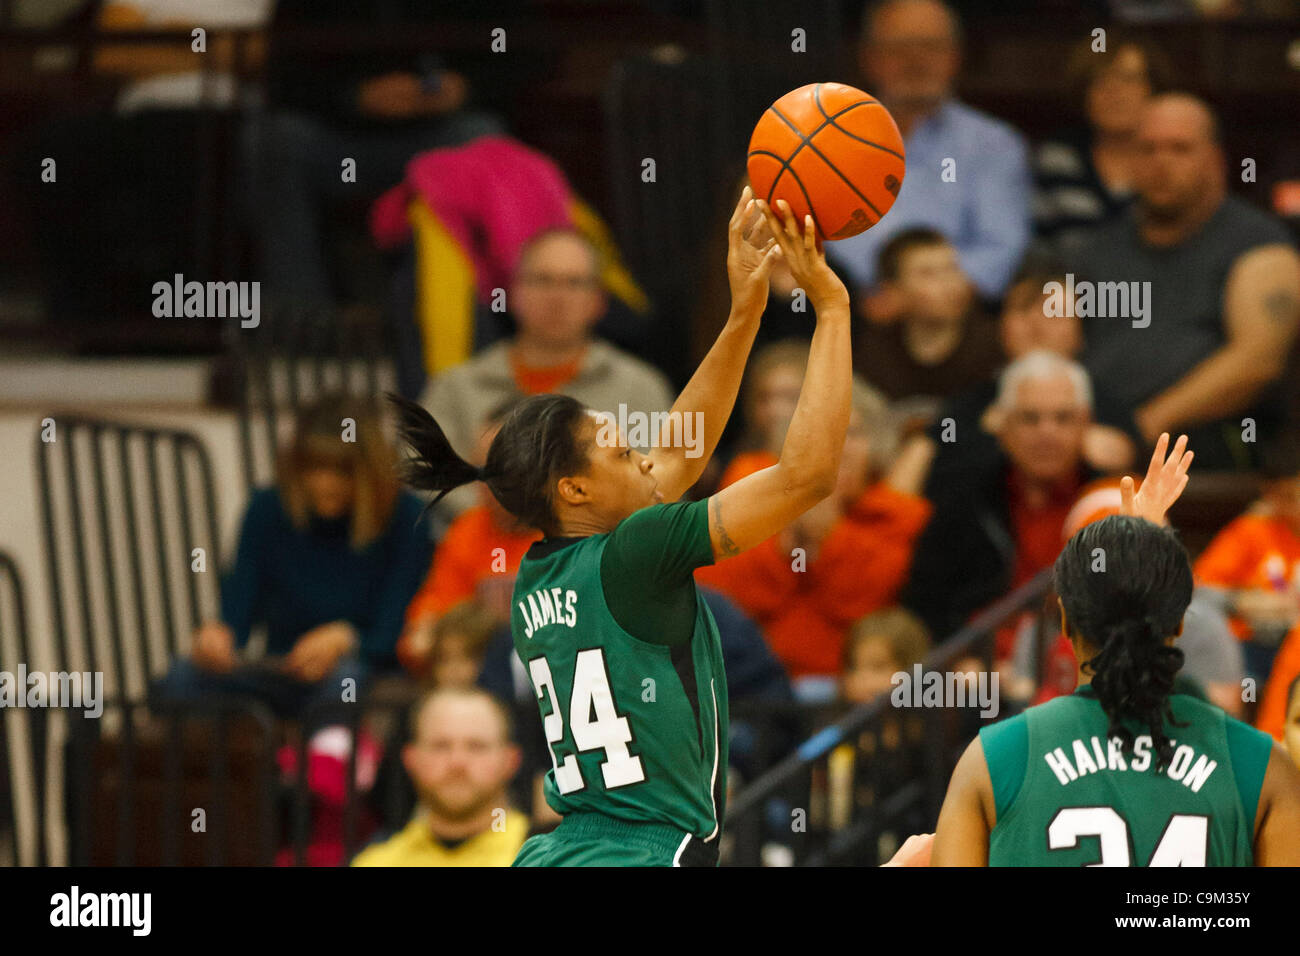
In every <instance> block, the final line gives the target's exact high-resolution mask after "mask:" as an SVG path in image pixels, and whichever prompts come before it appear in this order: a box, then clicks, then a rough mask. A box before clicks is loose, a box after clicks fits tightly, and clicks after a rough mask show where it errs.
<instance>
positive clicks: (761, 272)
mask: <svg viewBox="0 0 1300 956" xmlns="http://www.w3.org/2000/svg"><path fill="white" fill-rule="evenodd" d="M780 255H781V247H780V245H778V244H777V241H776V237H775V236H773V235H772V231H771V229H769V228H768V225H767V221H766V219H765V218H764V217H763V215H762V213H760V212H759V210H758V204H757V203H756V202H754V192H753V190H751V189H750V188H749V187H748V186H746V187H745V189H744V192H742V193H741V194H740V201H739V202H737V203H736V209H735V211H734V212H733V213H732V214H731V221H730V222H729V223H728V224H727V281H728V282H729V283H730V285H731V308H732V311H733V312H742V313H744V314H746V315H754V316H758V315H762V313H763V310H764V309H765V308H767V280H768V276H769V275H770V274H771V272H772V266H773V264H774V263H775V262H776V260H777V258H778V257H779V256H780Z"/></svg>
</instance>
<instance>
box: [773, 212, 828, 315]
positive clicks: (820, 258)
mask: <svg viewBox="0 0 1300 956" xmlns="http://www.w3.org/2000/svg"><path fill="white" fill-rule="evenodd" d="M776 206H777V209H778V210H779V211H780V213H781V218H779V219H778V218H777V216H776V213H775V212H773V211H772V207H771V206H769V205H768V204H767V203H765V202H763V201H762V200H761V199H760V200H759V201H758V208H759V209H760V210H761V211H762V213H763V218H764V219H766V220H767V227H768V228H769V229H770V230H771V231H772V234H773V235H774V236H776V241H777V242H778V243H779V244H780V246H781V255H782V256H784V257H785V261H786V265H788V266H789V267H790V274H791V275H793V276H794V279H795V281H796V282H797V283H799V286H800V288H802V289H803V290H804V291H805V292H807V293H808V298H809V299H811V300H812V303H813V306H814V307H816V306H817V305H827V304H830V303H833V302H842V303H843V304H844V305H845V306H846V307H847V306H848V304H849V290H848V289H846V288H844V283H843V282H842V281H841V280H840V277H839V276H837V275H836V274H835V270H834V269H832V268H831V267H830V266H829V265H827V264H826V253H825V251H824V250H823V249H821V248H820V245H821V244H820V243H819V242H818V241H817V226H816V224H815V223H814V222H813V217H812V216H804V221H803V228H802V230H801V229H800V228H799V223H798V222H797V221H796V220H795V218H794V213H793V212H792V211H791V210H790V204H789V203H788V202H786V201H785V200H784V199H778V200H777V201H776Z"/></svg>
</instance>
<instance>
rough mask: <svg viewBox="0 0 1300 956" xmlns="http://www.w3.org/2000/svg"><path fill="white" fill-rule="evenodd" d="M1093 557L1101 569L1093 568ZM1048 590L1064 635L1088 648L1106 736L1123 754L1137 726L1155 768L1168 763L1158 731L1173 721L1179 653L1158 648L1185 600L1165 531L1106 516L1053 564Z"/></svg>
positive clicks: (1182, 570)
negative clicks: (1150, 746) (1061, 612)
mask: <svg viewBox="0 0 1300 956" xmlns="http://www.w3.org/2000/svg"><path fill="white" fill-rule="evenodd" d="M1098 556H1101V557H1102V558H1103V559H1104V562H1105V563H1104V565H1103V567H1104V568H1105V570H1100V569H1098V570H1093V567H1094V564H1095V562H1096V559H1097V557H1098ZM1055 574H1056V591H1057V593H1058V594H1059V595H1060V597H1061V604H1062V605H1063V606H1064V607H1065V617H1066V623H1067V625H1068V626H1069V628H1070V631H1071V634H1072V635H1077V636H1080V637H1082V638H1083V639H1084V640H1086V641H1087V643H1088V645H1089V646H1090V647H1091V648H1092V649H1093V650H1094V652H1095V654H1094V656H1093V657H1091V658H1090V659H1088V660H1087V661H1084V662H1083V670H1084V672H1085V673H1090V674H1091V675H1092V688H1093V691H1094V692H1095V693H1096V695H1097V700H1098V701H1099V702H1100V703H1101V706H1102V709H1103V710H1104V711H1105V712H1106V716H1107V717H1108V718H1109V719H1110V727H1109V728H1108V730H1107V731H1106V732H1107V734H1108V735H1109V736H1110V737H1118V738H1119V739H1120V741H1121V742H1122V744H1123V747H1124V750H1125V751H1127V750H1129V749H1130V748H1131V747H1132V746H1133V740H1134V734H1133V732H1132V730H1130V728H1129V726H1128V725H1129V724H1134V723H1135V724H1138V725H1139V726H1141V727H1143V728H1145V729H1146V730H1147V731H1148V732H1149V733H1150V734H1151V739H1152V741H1153V743H1154V745H1155V750H1156V754H1157V760H1156V770H1157V772H1159V771H1161V770H1163V769H1164V768H1165V767H1166V766H1168V764H1169V761H1170V760H1171V759H1172V758H1173V750H1174V748H1173V744H1172V743H1171V742H1170V740H1169V737H1168V736H1167V735H1166V734H1165V732H1164V723H1165V721H1166V720H1168V721H1169V723H1170V724H1171V725H1172V726H1175V727H1179V726H1184V725H1182V724H1179V723H1177V722H1176V721H1175V720H1174V717H1173V711H1172V710H1171V708H1170V706H1169V695H1170V693H1171V692H1172V690H1173V686H1174V677H1175V675H1176V674H1177V673H1178V669H1179V668H1180V667H1182V665H1183V652H1182V651H1181V650H1179V649H1178V648H1176V647H1171V646H1169V645H1168V644H1166V643H1165V641H1166V639H1167V638H1169V637H1170V636H1172V635H1174V634H1177V633H1178V630H1179V627H1180V625H1181V624H1182V620H1183V615H1184V614H1185V613H1186V611H1187V605H1188V604H1189V603H1191V600H1192V568H1191V564H1190V563H1189V561H1188V559H1187V551H1186V549H1185V548H1184V547H1183V545H1182V543H1181V542H1180V541H1179V540H1178V537H1177V535H1176V534H1175V533H1174V532H1173V530H1172V529H1170V528H1165V527H1161V526H1159V525H1156V524H1153V523H1151V522H1150V521H1145V520H1143V519H1141V518H1134V517H1129V516H1124V515H1113V516H1111V517H1109V518H1104V519H1102V520H1101V521H1097V522H1094V523H1092V524H1090V525H1088V526H1087V527H1085V528H1083V529H1082V530H1080V531H1079V533H1078V534H1076V535H1075V536H1074V537H1073V538H1071V539H1070V540H1069V542H1068V543H1067V544H1066V545H1065V548H1064V550H1062V551H1061V554H1060V557H1058V558H1057V559H1056V568H1055Z"/></svg>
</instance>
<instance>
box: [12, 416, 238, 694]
mask: <svg viewBox="0 0 1300 956" xmlns="http://www.w3.org/2000/svg"><path fill="white" fill-rule="evenodd" d="M47 422H48V427H42V428H41V429H40V431H39V432H38V434H37V436H36V443H37V455H36V458H37V472H38V480H39V484H40V490H41V505H42V512H43V514H42V517H43V522H44V525H43V526H44V530H45V542H44V544H45V552H46V559H47V562H48V572H49V585H50V595H51V604H52V612H53V615H52V622H53V632H54V638H55V667H56V669H58V670H65V671H67V670H77V671H91V672H103V674H104V686H105V688H106V696H109V697H124V698H129V699H135V700H138V699H141V698H142V697H143V695H144V692H145V688H146V687H147V685H148V682H149V680H150V679H151V678H153V677H157V676H159V675H160V674H162V673H163V671H165V670H166V667H167V664H168V663H170V661H171V659H172V658H173V657H175V656H176V655H178V654H183V653H186V652H188V650H189V638H190V635H191V634H192V633H193V631H194V629H195V628H196V627H197V626H198V625H199V624H200V623H201V621H203V620H205V619H207V618H208V617H210V616H212V615H213V613H214V612H215V609H216V607H217V606H218V591H219V583H218V579H219V566H220V554H219V552H220V541H219V537H218V533H217V519H216V515H217V501H216V491H215V487H214V482H213V477H212V474H213V472H212V462H211V460H210V458H209V456H208V452H207V449H206V448H205V447H204V446H203V444H202V442H200V441H199V439H198V438H197V437H196V436H194V435H193V434H191V433H189V432H184V431H175V430H170V429H163V428H154V427H149V426H143V425H134V424H123V423H120V422H112V421H107V420H103V419H96V418H88V417H82V416H79V415H68V416H59V417H57V418H54V417H51V418H50V419H48V420H47ZM200 549H201V550H200ZM200 562H201V563H200ZM200 568H201V569H202V571H200V570H199V569H200Z"/></svg>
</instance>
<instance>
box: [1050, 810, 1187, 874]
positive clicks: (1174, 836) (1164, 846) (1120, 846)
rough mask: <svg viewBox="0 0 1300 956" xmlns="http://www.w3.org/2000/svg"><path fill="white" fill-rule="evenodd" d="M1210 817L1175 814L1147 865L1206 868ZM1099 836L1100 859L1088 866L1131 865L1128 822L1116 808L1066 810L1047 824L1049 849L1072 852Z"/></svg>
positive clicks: (1058, 813)
mask: <svg viewBox="0 0 1300 956" xmlns="http://www.w3.org/2000/svg"><path fill="white" fill-rule="evenodd" d="M1209 834H1210V818H1209V817H1203V816H1194V815H1191V814H1186V813H1175V814H1173V815H1172V816H1170V817H1169V821H1168V822H1167V823H1166V824H1165V832H1164V833H1162V834H1161V835H1160V842H1159V843H1157V844H1156V849H1155V852H1154V853H1152V854H1151V862H1150V863H1148V864H1147V866H1205V865H1206V863H1205V860H1206V853H1207V847H1208V844H1209ZM1093 836H1095V837H1097V839H1098V843H1099V844H1100V845H1101V859H1099V860H1098V861H1097V862H1096V863H1089V864H1088V865H1089V866H1132V865H1133V864H1132V863H1131V862H1130V861H1129V832H1128V823H1127V822H1126V821H1125V820H1124V818H1123V817H1121V816H1120V815H1119V814H1118V813H1117V812H1115V809H1114V808H1113V807H1066V808H1064V809H1062V810H1060V811H1058V812H1057V814H1056V816H1054V817H1053V818H1052V822H1051V823H1049V824H1048V825H1047V848H1048V849H1049V850H1070V849H1073V848H1074V847H1076V846H1078V845H1079V839H1080V837H1093Z"/></svg>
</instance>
